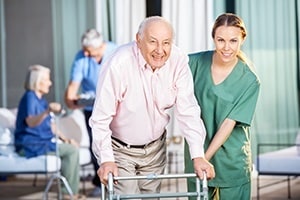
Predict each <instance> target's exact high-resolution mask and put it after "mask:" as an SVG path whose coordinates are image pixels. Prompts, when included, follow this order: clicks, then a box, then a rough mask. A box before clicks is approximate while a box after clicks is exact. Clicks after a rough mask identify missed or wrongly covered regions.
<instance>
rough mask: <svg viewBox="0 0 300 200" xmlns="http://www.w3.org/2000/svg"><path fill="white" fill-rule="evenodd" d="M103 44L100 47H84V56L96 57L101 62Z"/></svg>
mask: <svg viewBox="0 0 300 200" xmlns="http://www.w3.org/2000/svg"><path fill="white" fill-rule="evenodd" d="M103 46H104V45H101V46H100V47H96V48H95V47H83V53H84V56H88V57H93V58H95V59H96V61H97V62H100V60H101V59H102V54H103V51H102V50H103Z"/></svg>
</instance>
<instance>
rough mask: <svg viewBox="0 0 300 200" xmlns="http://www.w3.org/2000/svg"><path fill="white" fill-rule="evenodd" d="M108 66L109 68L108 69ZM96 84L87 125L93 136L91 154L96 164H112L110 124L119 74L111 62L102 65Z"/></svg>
mask: <svg viewBox="0 0 300 200" xmlns="http://www.w3.org/2000/svg"><path fill="white" fill-rule="evenodd" d="M108 66H109V67H108ZM102 69H103V71H101V72H100V73H102V74H101V76H99V81H98V83H97V91H96V99H95V103H94V108H93V112H92V116H91V118H90V120H89V124H90V126H91V128H92V134H93V146H92V148H93V152H94V154H95V156H96V158H97V160H98V163H99V164H101V163H103V162H108V161H111V162H114V161H115V159H114V156H113V150H112V146H111V134H112V132H111V129H110V123H111V121H112V119H113V116H114V115H115V114H116V109H117V102H118V95H117V94H118V91H120V84H121V83H120V80H122V79H121V75H120V72H118V71H117V70H115V67H114V66H113V64H112V63H111V62H109V63H106V64H105V65H103V68H102Z"/></svg>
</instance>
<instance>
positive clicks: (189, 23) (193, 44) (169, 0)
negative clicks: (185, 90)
mask: <svg viewBox="0 0 300 200" xmlns="http://www.w3.org/2000/svg"><path fill="white" fill-rule="evenodd" d="M162 16H163V17H165V18H166V19H167V20H169V21H170V22H171V24H172V25H173V28H174V32H175V41H174V42H175V44H176V45H177V46H178V47H180V48H181V49H182V50H184V51H185V52H186V53H192V52H197V51H202V50H207V49H211V48H213V43H212V39H211V28H212V25H213V3H212V1H210V0H203V1H199V0H186V1H181V0H162ZM169 114H170V116H171V119H170V122H171V123H170V124H169V125H168V127H167V130H168V136H169V137H172V136H179V135H181V132H180V129H179V127H178V123H177V121H176V119H174V117H173V114H174V110H173V109H171V110H170V111H169Z"/></svg>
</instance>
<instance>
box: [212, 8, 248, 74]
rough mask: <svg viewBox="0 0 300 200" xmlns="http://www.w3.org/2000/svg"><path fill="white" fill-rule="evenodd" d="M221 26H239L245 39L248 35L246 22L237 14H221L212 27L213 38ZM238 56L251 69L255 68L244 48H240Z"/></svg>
mask: <svg viewBox="0 0 300 200" xmlns="http://www.w3.org/2000/svg"><path fill="white" fill-rule="evenodd" d="M220 26H233V27H236V28H239V29H240V30H241V34H242V38H243V39H245V38H246V37H247V29H246V26H245V23H244V21H243V20H242V19H241V18H240V17H239V16H237V15H236V14H233V13H224V14H221V15H219V16H218V18H217V19H216V21H215V23H214V26H213V28H212V32H211V36H212V38H215V33H216V30H217V28H218V27H220ZM237 56H238V58H240V59H241V60H242V61H243V62H245V63H246V64H247V65H248V66H249V67H250V68H251V69H252V68H254V65H253V63H252V62H251V61H250V59H249V58H248V57H247V56H246V54H245V53H244V52H243V51H242V50H240V52H239V53H238V55H237Z"/></svg>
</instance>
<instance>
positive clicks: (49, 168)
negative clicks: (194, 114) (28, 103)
mask: <svg viewBox="0 0 300 200" xmlns="http://www.w3.org/2000/svg"><path fill="white" fill-rule="evenodd" d="M15 121H16V109H7V108H0V174H2V175H7V174H48V173H53V172H57V170H59V169H60V167H61V162H60V159H59V158H58V157H56V156H55V155H42V156H38V157H34V158H30V159H27V158H25V157H21V156H19V155H18V154H17V153H16V152H15V147H14V134H13V133H14V129H15ZM57 122H58V126H59V128H60V129H61V130H62V131H63V132H65V133H66V134H67V136H68V137H70V138H74V139H75V140H77V141H78V142H79V144H80V165H81V166H86V165H88V164H90V163H91V156H90V151H89V149H88V146H89V138H88V133H87V129H86V125H85V122H84V115H83V113H82V112H81V111H80V110H74V111H73V112H71V113H70V114H69V115H67V116H65V117H62V118H59V119H58V120H57ZM28 142H29V143H30V141H28Z"/></svg>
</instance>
